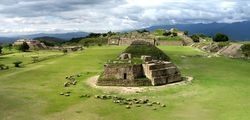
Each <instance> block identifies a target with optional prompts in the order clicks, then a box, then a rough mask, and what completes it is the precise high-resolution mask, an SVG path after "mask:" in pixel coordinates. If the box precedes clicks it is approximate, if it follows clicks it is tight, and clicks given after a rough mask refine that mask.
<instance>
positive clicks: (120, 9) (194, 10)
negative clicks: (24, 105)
mask: <svg viewBox="0 0 250 120" xmlns="http://www.w3.org/2000/svg"><path fill="white" fill-rule="evenodd" d="M249 19H250V1H249V0H0V35H8V34H27V33H40V32H49V33H50V32H51V33H55V32H56V33H57V32H72V31H86V32H106V31H110V30H111V31H121V30H128V29H139V28H144V27H148V26H153V25H162V24H186V23H210V22H225V23H232V22H239V21H246V20H249Z"/></svg>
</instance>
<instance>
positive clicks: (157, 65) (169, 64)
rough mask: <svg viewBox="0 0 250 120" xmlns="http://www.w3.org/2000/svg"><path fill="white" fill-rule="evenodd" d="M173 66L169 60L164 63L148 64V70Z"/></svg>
mask: <svg viewBox="0 0 250 120" xmlns="http://www.w3.org/2000/svg"><path fill="white" fill-rule="evenodd" d="M172 66H174V65H173V64H172V63H171V62H168V63H164V64H149V70H155V69H161V68H166V67H172Z"/></svg>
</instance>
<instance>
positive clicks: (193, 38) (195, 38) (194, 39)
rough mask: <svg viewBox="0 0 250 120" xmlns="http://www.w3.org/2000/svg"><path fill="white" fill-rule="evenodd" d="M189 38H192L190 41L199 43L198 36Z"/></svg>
mask: <svg viewBox="0 0 250 120" xmlns="http://www.w3.org/2000/svg"><path fill="white" fill-rule="evenodd" d="M191 38H192V40H193V41H194V42H200V38H199V36H198V35H196V34H195V35H192V36H191Z"/></svg>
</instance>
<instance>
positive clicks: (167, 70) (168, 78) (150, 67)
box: [143, 62, 181, 86]
mask: <svg viewBox="0 0 250 120" xmlns="http://www.w3.org/2000/svg"><path fill="white" fill-rule="evenodd" d="M143 69H144V73H145V75H146V77H147V78H148V79H150V80H151V82H152V85H154V86H156V85H164V84H167V83H172V82H177V81H181V74H180V71H179V70H178V69H177V67H176V66H175V65H174V64H172V63H171V62H148V63H145V64H143Z"/></svg>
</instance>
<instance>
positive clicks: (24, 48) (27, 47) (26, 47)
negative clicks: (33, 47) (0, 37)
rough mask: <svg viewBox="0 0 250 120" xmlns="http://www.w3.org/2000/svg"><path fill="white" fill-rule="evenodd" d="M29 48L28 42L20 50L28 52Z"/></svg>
mask: <svg viewBox="0 0 250 120" xmlns="http://www.w3.org/2000/svg"><path fill="white" fill-rule="evenodd" d="M29 48H30V47H29V45H28V44H27V43H26V42H23V44H22V45H20V46H19V48H18V50H20V51H23V52H26V51H27V50H29Z"/></svg>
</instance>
